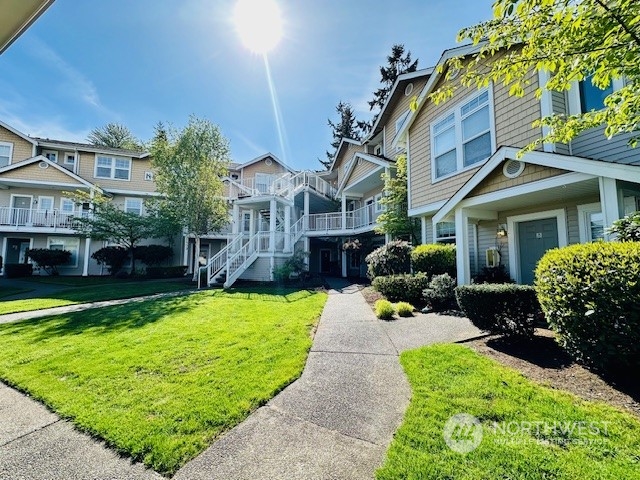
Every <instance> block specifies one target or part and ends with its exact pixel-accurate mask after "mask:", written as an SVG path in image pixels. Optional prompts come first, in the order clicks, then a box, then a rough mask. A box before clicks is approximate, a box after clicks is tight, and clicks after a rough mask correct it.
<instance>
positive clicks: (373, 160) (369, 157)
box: [336, 152, 395, 196]
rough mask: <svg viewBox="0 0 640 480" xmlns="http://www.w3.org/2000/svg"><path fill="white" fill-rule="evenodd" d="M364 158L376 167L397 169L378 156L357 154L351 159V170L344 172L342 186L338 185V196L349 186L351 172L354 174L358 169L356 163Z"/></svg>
mask: <svg viewBox="0 0 640 480" xmlns="http://www.w3.org/2000/svg"><path fill="white" fill-rule="evenodd" d="M359 158H362V159H363V160H365V161H367V162H371V163H373V164H375V165H378V166H379V167H381V168H395V165H394V164H393V163H392V162H390V161H388V160H386V159H384V158H381V157H378V156H376V155H370V154H368V153H364V152H356V153H354V154H353V157H351V159H350V161H351V163H350V164H349V168H348V169H347V170H346V171H345V172H344V176H343V177H342V181H341V182H340V185H338V190H337V191H336V196H338V195H339V194H340V192H342V190H343V189H344V188H345V187H346V186H347V185H346V182H347V180H349V177H350V176H351V172H353V169H354V168H356V165H357V164H358V162H357V161H356V160H357V159H359Z"/></svg>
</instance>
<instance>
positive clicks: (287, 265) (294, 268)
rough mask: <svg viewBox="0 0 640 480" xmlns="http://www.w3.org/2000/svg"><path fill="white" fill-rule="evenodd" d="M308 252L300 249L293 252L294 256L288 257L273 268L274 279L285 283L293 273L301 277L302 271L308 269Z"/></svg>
mask: <svg viewBox="0 0 640 480" xmlns="http://www.w3.org/2000/svg"><path fill="white" fill-rule="evenodd" d="M307 255H308V254H307V253H305V252H301V251H298V252H296V253H294V254H293V256H292V257H290V258H287V259H286V260H285V262H284V263H283V264H282V265H280V266H277V267H274V269H273V280H274V281H276V282H278V283H283V282H286V281H287V280H289V278H291V275H295V276H296V277H299V276H300V274H301V273H302V272H304V271H305V270H306V269H307V265H306V263H305V259H306V257H307Z"/></svg>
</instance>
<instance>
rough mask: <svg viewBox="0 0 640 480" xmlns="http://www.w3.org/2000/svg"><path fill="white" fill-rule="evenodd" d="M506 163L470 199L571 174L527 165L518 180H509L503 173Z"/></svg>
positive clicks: (479, 186) (557, 169)
mask: <svg viewBox="0 0 640 480" xmlns="http://www.w3.org/2000/svg"><path fill="white" fill-rule="evenodd" d="M503 165H504V163H501V164H500V165H499V166H498V167H496V169H495V170H494V171H493V172H491V173H490V174H489V176H488V177H487V178H485V179H484V180H483V181H482V182H481V183H480V185H478V186H477V187H476V188H474V189H473V190H472V191H471V193H470V194H469V195H468V196H469V197H475V196H477V195H482V194H484V193H490V192H495V191H498V190H503V189H505V188H509V187H515V186H517V185H524V184H525V183H531V182H536V181H538V180H543V179H545V178H550V177H555V176H557V175H562V174H564V173H569V172H567V171H566V170H561V169H559V168H551V167H543V166H540V165H532V164H527V165H526V166H525V169H524V171H523V172H522V173H521V174H520V176H518V177H517V178H507V177H505V176H504V174H503V173H502V167H503Z"/></svg>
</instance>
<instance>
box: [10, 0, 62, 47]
mask: <svg viewBox="0 0 640 480" xmlns="http://www.w3.org/2000/svg"><path fill="white" fill-rule="evenodd" d="M53 1H54V0H20V1H17V2H16V1H10V2H7V1H0V11H2V16H0V54H2V53H3V52H4V51H5V50H6V49H7V48H9V46H10V45H11V44H12V43H13V42H15V41H16V39H17V38H18V37H19V36H20V35H22V34H23V33H24V32H25V31H26V30H27V29H28V28H29V27H30V26H31V24H32V23H33V22H35V21H36V20H37V19H38V17H39V16H40V15H42V14H43V13H44V11H45V10H46V9H47V8H49V6H50V5H51V4H52V3H53Z"/></svg>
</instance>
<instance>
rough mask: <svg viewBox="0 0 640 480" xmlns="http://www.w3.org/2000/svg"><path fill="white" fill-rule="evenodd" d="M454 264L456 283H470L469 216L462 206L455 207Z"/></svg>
mask: <svg viewBox="0 0 640 480" xmlns="http://www.w3.org/2000/svg"><path fill="white" fill-rule="evenodd" d="M455 222H456V266H457V276H458V285H464V284H468V283H471V267H470V265H469V218H468V216H467V213H466V212H465V211H464V209H462V208H458V209H456V214H455Z"/></svg>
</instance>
